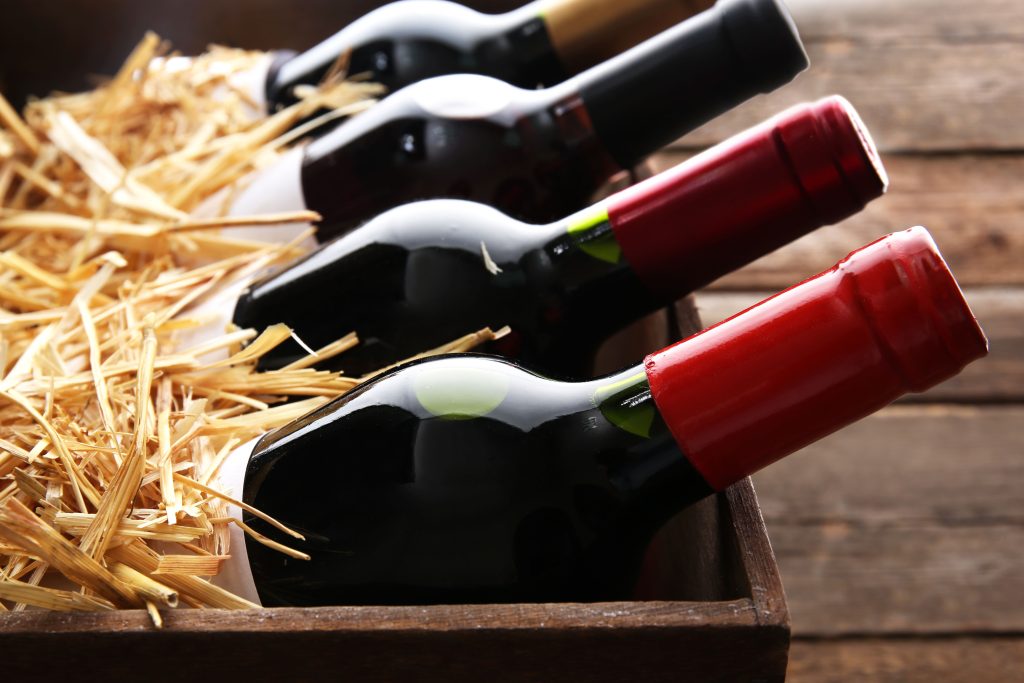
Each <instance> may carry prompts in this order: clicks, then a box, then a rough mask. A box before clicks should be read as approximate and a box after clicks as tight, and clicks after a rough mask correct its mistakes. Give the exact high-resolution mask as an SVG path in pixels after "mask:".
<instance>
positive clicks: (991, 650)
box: [786, 637, 1024, 683]
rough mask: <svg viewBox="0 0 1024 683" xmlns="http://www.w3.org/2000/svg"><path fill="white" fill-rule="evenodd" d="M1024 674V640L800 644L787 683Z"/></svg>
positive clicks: (976, 682)
mask: <svg viewBox="0 0 1024 683" xmlns="http://www.w3.org/2000/svg"><path fill="white" fill-rule="evenodd" d="M1022 671H1024V638H1019V637H1010V638H934V639H932V638H929V639H895V640H880V639H856V640H839V641H828V640H826V641H797V642H794V643H793V649H792V655H791V659H790V666H789V676H788V678H787V679H786V680H787V681H789V683H849V682H850V681H871V683H936V682H941V683H982V682H985V681H992V682H993V683H1010V682H1011V681H1019V680H1021V672H1022Z"/></svg>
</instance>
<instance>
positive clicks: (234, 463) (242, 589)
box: [213, 439, 260, 605]
mask: <svg viewBox="0 0 1024 683" xmlns="http://www.w3.org/2000/svg"><path fill="white" fill-rule="evenodd" d="M256 441H257V439H253V440H252V441H250V442H249V443H246V444H242V445H241V446H239V447H238V448H236V449H235V450H233V451H232V452H231V455H229V456H228V457H227V458H226V459H225V460H224V464H222V465H221V466H220V470H219V471H218V472H217V477H216V480H217V484H219V486H220V488H219V490H220V491H221V492H222V493H224V494H226V495H228V496H230V497H232V498H234V499H235V500H242V488H243V486H244V485H245V468H246V466H247V465H248V464H249V456H251V455H252V451H253V449H254V448H255V447H256ZM228 516H230V517H234V518H236V519H242V509H241V508H240V507H238V506H237V505H232V504H230V503H229V504H228ZM229 532H230V534H231V546H230V550H229V551H228V552H229V554H230V555H231V557H230V558H229V559H227V560H225V561H224V563H223V564H221V566H220V573H219V574H217V575H216V576H215V577H213V584H214V585H216V586H220V587H221V588H223V589H224V590H226V591H230V592H232V593H234V594H235V595H237V596H238V597H240V598H245V599H246V600H249V601H250V602H255V603H256V604H257V605H258V604H260V596H259V593H258V592H257V591H256V582H255V581H253V578H252V568H251V567H250V566H249V555H248V554H247V553H246V550H245V532H244V531H242V529H241V528H240V527H239V526H238V525H237V524H232V525H230V527H229Z"/></svg>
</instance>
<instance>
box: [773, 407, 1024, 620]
mask: <svg viewBox="0 0 1024 683" xmlns="http://www.w3.org/2000/svg"><path fill="white" fill-rule="evenodd" d="M1022 425H1024V405H1010V406H986V407H984V408H978V407H970V406H897V407H892V408H889V409H886V410H884V411H882V412H881V413H879V414H877V415H875V416H873V417H870V418H867V419H865V420H863V421H861V422H860V423H858V424H856V425H853V426H851V427H849V428H847V429H845V430H843V431H841V432H837V433H836V434H834V435H832V436H830V437H828V438H826V439H824V440H822V441H820V442H819V443H817V444H815V445H812V446H810V447H808V448H806V449H804V450H803V451H801V452H799V453H796V454H794V455H791V456H789V457H788V458H787V459H785V460H783V461H782V462H779V463H777V464H775V465H774V466H772V467H771V468H768V469H766V470H764V471H762V472H761V473H759V474H758V475H756V476H755V483H756V486H757V489H758V492H759V496H760V500H761V504H762V509H763V511H764V514H765V518H766V520H767V524H768V528H769V531H770V534H771V538H772V541H773V545H774V548H775V551H776V553H777V556H778V558H779V565H780V571H781V573H782V576H783V580H784V584H785V587H786V593H787V596H788V599H789V606H790V610H791V613H792V617H793V627H794V632H795V633H797V634H801V635H816V636H819V635H838V634H844V633H871V634H883V633H956V632H960V631H971V632H981V631H996V632H998V631H1007V630H1015V631H1016V630H1019V631H1024V511H1022V509H1021V506H1020V500H1021V498H1020V488H1019V485H1018V484H1019V482H1021V481H1024V460H1022V459H1021V458H1020V454H1021V453H1024V430H1022V429H1021V426H1022Z"/></svg>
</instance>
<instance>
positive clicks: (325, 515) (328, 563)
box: [228, 228, 987, 605]
mask: <svg viewBox="0 0 1024 683" xmlns="http://www.w3.org/2000/svg"><path fill="white" fill-rule="evenodd" d="M986 353H987V341H986V339H985V336H984V333H983V332H982V330H981V328H980V327H979V325H978V322H977V320H976V319H975V318H974V315H973V313H972V312H971V310H970V308H969V307H968V305H967V303H966V301H965V299H964V297H963V293H962V292H961V291H960V289H959V286H958V285H957V284H956V281H955V280H954V278H953V276H952V274H951V273H950V272H949V270H948V268H947V267H946V265H945V263H944V262H943V260H942V257H941V255H940V254H939V253H938V251H937V249H936V248H935V245H934V243H933V242H932V240H931V238H930V237H929V236H928V234H927V232H926V231H924V230H923V229H920V228H915V229H911V230H907V231H905V232H903V233H898V234H895V235H890V236H888V237H886V238H883V239H882V240H879V241H878V242H875V243H873V244H870V245H868V246H867V247H865V248H863V249H861V250H859V251H857V252H854V253H853V254H851V255H850V256H849V257H847V258H846V259H844V260H843V261H841V262H840V263H839V264H837V265H836V266H835V267H833V268H831V269H829V270H827V271H825V272H823V273H821V274H819V275H817V276H815V277H814V278H811V279H810V280H807V281H805V282H803V283H801V284H799V285H796V286H794V287H792V288H790V289H788V290H786V291H784V292H782V293H780V294H778V295H776V296H774V297H770V298H769V299H766V300H765V301H763V302H761V303H760V304H757V305H756V306H754V307H752V308H750V309H748V310H746V311H744V312H742V313H740V314H737V315H736V316H734V317H733V318H730V319H729V320H726V321H723V322H722V323H719V324H718V325H716V326H713V327H711V328H708V329H707V330H704V331H702V332H700V333H698V334H696V335H693V336H692V337H689V338H688V339H685V340H683V341H681V342H679V343H677V344H674V345H672V346H670V347H668V348H666V349H662V350H661V351H657V352H655V353H652V354H650V355H649V356H648V357H647V358H646V359H645V360H644V362H643V364H642V365H640V366H638V367H636V368H634V369H632V370H629V371H626V372H623V373H620V374H618V375H614V376H610V377H607V378H603V379H599V380H592V381H589V382H579V383H566V382H558V381H553V380H550V379H546V378H543V377H541V376H539V375H535V374H532V373H530V372H527V371H524V370H522V369H520V368H518V367H517V366H515V365H513V364H511V363H509V362H507V361H503V360H501V359H496V358H492V357H486V356H472V355H463V356H447V357H441V358H433V359H429V360H424V361H420V362H417V363H410V364H407V365H404V366H401V367H398V368H395V369H393V370H391V371H390V372H387V373H384V374H382V375H380V376H378V377H377V378H375V379H374V380H372V381H370V382H368V383H366V384H363V385H361V386H360V387H359V388H357V389H356V390H354V391H353V392H351V393H349V394H347V395H345V396H343V397H341V398H339V399H336V400H335V401H333V402H331V403H329V404H326V405H324V406H322V407H321V408H319V409H317V410H315V411H313V412H311V413H309V414H308V415H306V416H304V417H303V418H300V419H299V420H297V421H295V422H293V423H291V424H289V425H287V426H285V427H283V428H281V429H278V430H277V431H275V432H272V433H270V434H268V435H266V436H264V437H263V438H262V439H261V440H260V441H259V442H258V443H257V444H256V447H255V450H254V451H253V452H252V455H251V457H248V460H247V466H246V473H245V478H244V487H243V489H244V500H245V502H246V503H249V504H250V505H253V506H255V507H256V508H259V509H261V510H262V511H263V512H264V513H267V514H269V515H271V516H272V517H274V518H276V519H277V520H279V521H281V522H283V523H284V524H286V525H288V526H290V527H292V528H293V529H295V530H296V531H298V532H299V533H301V534H302V535H303V537H304V540H302V541H301V542H300V543H299V544H298V550H301V551H304V552H305V553H306V554H308V556H309V558H310V559H309V560H308V561H303V562H301V563H296V562H295V561H294V560H289V559H286V558H285V557H284V556H282V555H281V554H279V553H278V552H277V551H276V550H273V549H271V548H269V547H266V546H263V545H261V544H260V543H258V542H257V541H254V540H247V541H246V555H247V558H248V560H249V565H250V568H251V572H252V577H253V579H254V584H255V587H256V588H257V590H258V591H259V594H260V598H261V599H262V600H263V601H264V602H265V603H267V604H295V605H310V604H338V603H341V604H346V603H347V604H394V603H411V604H422V603H435V602H440V603H461V602H491V601H510V600H514V601H533V600H614V599H617V598H622V597H624V596H626V595H627V594H628V592H629V590H630V588H631V586H632V582H633V580H634V578H635V576H636V572H637V568H638V566H639V563H640V560H641V557H642V551H643V549H644V547H645V546H646V544H647V542H648V540H649V539H650V537H651V536H652V534H653V533H654V531H656V530H657V528H658V527H659V526H660V525H661V524H662V523H663V522H664V521H666V520H667V519H668V518H669V517H670V516H671V515H672V514H674V513H675V512H677V511H678V510H680V509H681V508H683V507H685V506H687V505H689V504H691V503H693V502H696V501H697V500H699V499H701V498H703V497H704V496H706V495H708V494H710V493H711V492H712V491H714V490H721V489H723V488H725V487H727V486H729V485H730V484H732V483H733V482H735V481H737V480H739V479H741V478H743V477H745V476H747V475H749V474H751V473H753V472H755V471H757V470H759V469H761V468H762V467H766V466H767V465H769V464H771V463H772V462H774V461H775V460H777V459H779V458H781V457H784V456H786V455H788V454H789V453H792V452H793V451H795V450H796V449H798V448H801V447H802V446H804V445H806V444H808V443H811V442H812V441H814V440H817V439H820V438H822V437H823V436H825V435H827V434H829V433H831V432H833V431H835V430H837V429H840V428H842V427H844V426H846V425H848V424H850V423H852V422H854V421H856V420H858V419H860V418H862V417H864V416H865V415H868V414H870V413H871V412H874V411H876V410H878V409H880V408H882V407H884V406H885V405H887V404H889V403H890V402H892V401H893V400H895V399H896V398H898V397H899V396H901V395H902V394H904V393H907V392H910V391H924V390H926V389H928V388H930V387H932V386H934V385H935V384H937V383H939V382H941V381H943V380H945V379H948V378H950V377H952V376H954V375H955V374H957V373H958V372H960V370H962V369H963V368H964V367H965V366H966V365H967V364H969V363H970V362H972V361H973V360H976V359H978V358H980V357H982V356H984V355H985V354H986ZM246 455H248V453H246ZM228 469H229V470H230V469H232V468H231V467H229V468H228ZM245 521H246V522H248V523H250V524H252V525H253V526H254V527H255V528H256V529H257V531H259V532H261V533H263V534H265V535H267V536H269V537H271V538H272V539H276V540H280V541H283V542H291V541H293V540H294V539H292V538H291V537H282V536H281V532H278V531H276V529H275V528H274V527H272V526H270V525H269V524H266V523H263V522H259V521H258V520H256V519H250V518H249V516H246V520H245Z"/></svg>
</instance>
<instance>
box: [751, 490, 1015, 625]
mask: <svg viewBox="0 0 1024 683" xmlns="http://www.w3.org/2000/svg"><path fill="white" fill-rule="evenodd" d="M819 486H823V484H822V483H821V482H819ZM762 490H763V489H762ZM768 528H769V531H770V533H771V538H772V543H773V545H774V547H775V550H776V552H777V553H778V558H779V568H780V570H781V572H782V576H783V578H784V581H783V583H784V584H785V587H786V595H787V599H788V601H789V609H790V613H791V615H792V619H793V630H794V633H795V634H796V635H814V636H820V635H826V636H834V635H844V634H851V633H854V634H865V633H867V634H871V635H878V636H881V635H884V634H900V633H941V634H950V633H961V632H997V633H998V632H1003V631H1015V632H1022V631H1024V528H1022V526H1021V525H1020V524H1019V523H1018V524H995V523H985V524H981V525H977V526H976V525H963V526H949V525H940V524H936V523H930V522H920V523H914V522H911V521H900V522H899V523H893V524H890V525H886V526H881V527H878V526H871V525H867V526H856V525H854V524H852V523H848V522H833V523H817V524H809V525H797V524H791V523H786V522H775V523H773V522H769V523H768Z"/></svg>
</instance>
